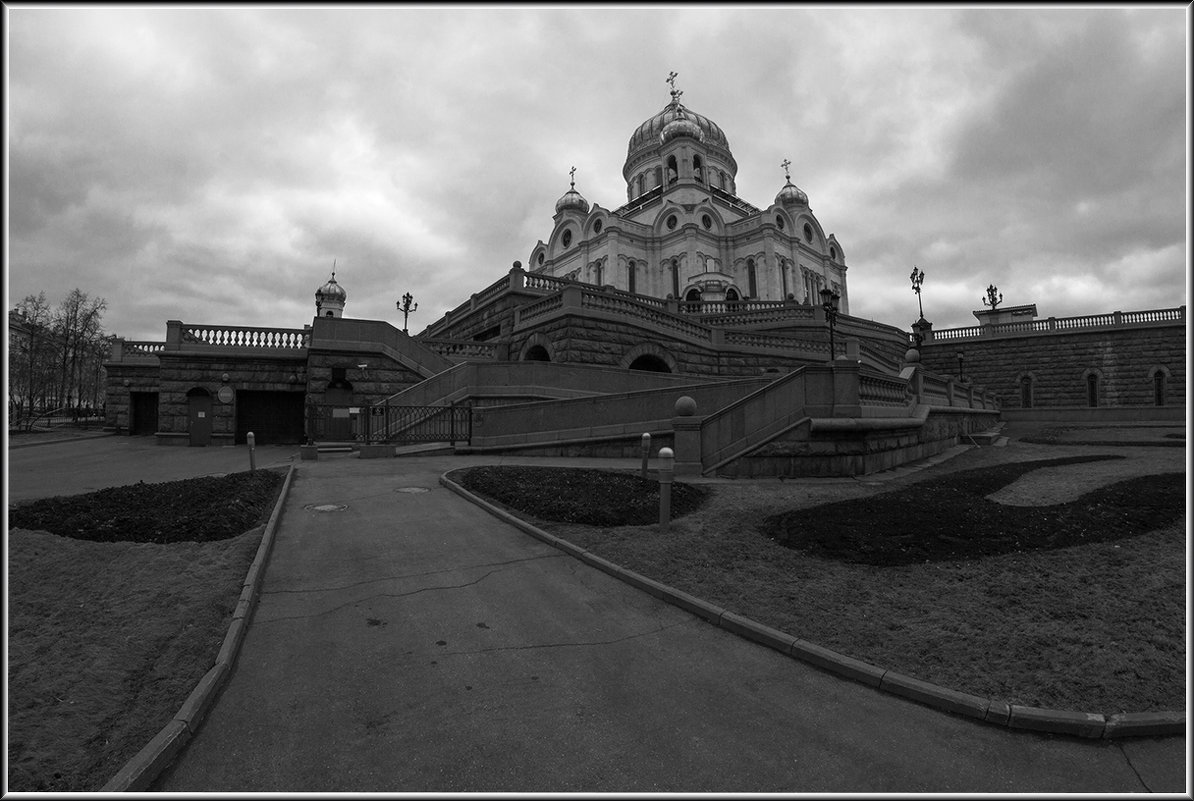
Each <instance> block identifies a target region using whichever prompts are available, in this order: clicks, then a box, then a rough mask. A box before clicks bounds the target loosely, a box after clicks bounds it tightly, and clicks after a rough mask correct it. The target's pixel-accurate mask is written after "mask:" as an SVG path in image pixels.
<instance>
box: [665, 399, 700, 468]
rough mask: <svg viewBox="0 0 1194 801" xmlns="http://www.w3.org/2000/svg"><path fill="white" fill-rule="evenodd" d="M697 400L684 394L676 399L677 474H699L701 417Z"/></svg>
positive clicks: (674, 431)
mask: <svg viewBox="0 0 1194 801" xmlns="http://www.w3.org/2000/svg"><path fill="white" fill-rule="evenodd" d="M696 410H697V405H696V401H695V400H693V399H692V398H690V397H688V396H687V395H684V396H683V397H681V398H679V399H678V400H677V401H676V405H675V415H674V416H673V417H672V436H673V443H672V444H673V446H674V447H673V450H674V451H675V454H676V475H678V476H699V475H700V474H701V470H702V469H703V465H702V463H701V418H700V417H697V416H696Z"/></svg>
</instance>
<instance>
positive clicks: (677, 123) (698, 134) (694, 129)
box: [659, 105, 705, 144]
mask: <svg viewBox="0 0 1194 801" xmlns="http://www.w3.org/2000/svg"><path fill="white" fill-rule="evenodd" d="M678 136H691V137H692V138H693V139H696V140H697V141H698V142H700V141H703V140H704V138H705V133H704V131H702V130H701V126H700V124H699V123H698V122H697V121H696V120H694V119H693V118H692V117H691V116H689V115H688V113H687V112H686V111H685V109H684V107H683V106H680V105H677V106H676V116H675V117H673V118H672V120H671V122H669V123H668V124H667V125H664V126H663V130H661V131H660V132H659V142H660V144H665V143H667V142H670V141H671V140H673V139H675V138H676V137H678Z"/></svg>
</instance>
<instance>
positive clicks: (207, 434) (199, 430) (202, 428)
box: [187, 387, 211, 447]
mask: <svg viewBox="0 0 1194 801" xmlns="http://www.w3.org/2000/svg"><path fill="white" fill-rule="evenodd" d="M187 433H188V435H189V436H190V444H191V445H192V446H194V447H204V446H206V445H209V444H211V393H210V392H208V391H207V390H206V389H203V388H202V387H195V388H194V389H192V390H191V391H189V392H188V393H187Z"/></svg>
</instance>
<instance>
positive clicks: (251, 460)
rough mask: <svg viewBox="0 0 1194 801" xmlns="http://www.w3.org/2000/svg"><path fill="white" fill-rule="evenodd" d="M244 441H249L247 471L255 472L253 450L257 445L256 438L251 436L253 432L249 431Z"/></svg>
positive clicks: (255, 465)
mask: <svg viewBox="0 0 1194 801" xmlns="http://www.w3.org/2000/svg"><path fill="white" fill-rule="evenodd" d="M245 439H247V440H248V441H249V469H250V470H256V469H257V464H256V462H255V460H254V456H253V448H254V447H255V446H256V445H257V437H255V436H253V432H252V431H250V432H249V433H248V434H246V435H245Z"/></svg>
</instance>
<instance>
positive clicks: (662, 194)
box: [528, 73, 850, 313]
mask: <svg viewBox="0 0 1194 801" xmlns="http://www.w3.org/2000/svg"><path fill="white" fill-rule="evenodd" d="M675 78H676V73H672V74H671V75H670V76H669V78H668V81H669V83H670V84H671V86H672V89H671V101H670V102H668V104H667V105H666V106H664V107H663V109H662V110H661V111H659V112H658V113H657V114H655V115H654V116H652V117H650V118H649V119H647V120H646V121H645V122H643V124H642V125H640V126H638V128H637V129H636V130H635V131H634V133H633V134H632V135H631V137H630V144H629V147H628V148H627V152H626V163H625V164H624V165H623V167H622V176H623V178H624V179H625V181H626V203H625V204H623V205H621V206H619V207H618V208H616V209H613V210H612V211H611V210H607V209H605V208H602V207H601V206H600V205H598V204H593V205H592V206H590V204H589V202H588V200H586V199H585V198H584V196H583V195H581V193H580V192H578V191H577V190H576V184H575V181H573V183H572V185H571V187H570V188H569V190H568V191H567V192H565V193H564V195H563V196H562V197H561V198H560V199H559V200H558V201H556V206H555V217H554V219H553V226H552V231H551V234H550V236H549V237H548V238H547V241H546V242H543V241H540V242H538V243H537V244H536V245H535V247H534V248H533V249H532V250H531V253H530V258H529V261H528V264H529V265H530V267H529V269H530V270H531V271H532V272H535V273H542V274H545V275H550V276H554V277H557V278H567V279H571V280H574V281H581V282H584V283H588V284H595V285H597V286H612V287H614V288H616V289H620V290H624V291H626V292H629V293H632V294H639V295H647V296H650V297H656V298H668V297H671V298H677V299H682V300H683V301H685V302H688V303H693V302H701V301H710V300H714V301H730V302H736V301H743V300H771V301H785V300H795V301H796V302H798V303H804V304H812V303H819V302H820V292H821V290H823V289H829V290H831V291H832V292H833V293H834V294H836V295H837V296H838V297H839V298H840V300H839V308H840V309H841V311H842V313H849V308H850V307H849V295H848V293H847V290H846V259H845V254H844V253H843V251H842V247H841V245H840V244H839V243H838V241H837V239H836V238H835V237H834V235H833V234H829V235H826V233H825V230H824V229H823V228H822V226H821V223H820V222H819V221H818V220H817V218H816V216H815V215H814V214H813V212H812V209H811V208H810V207H809V201H808V195H806V194H805V193H804V192H803V191H802V190H800V189H799V188H798V187H796V186H795V185H794V184H793V183H792V179H791V174H790V173H786V174H787V182H786V183H785V184H784V186H783V187H782V188H781V189H780V190H779V192H778V194H776V196H775V200H774V201H773V202H772V203H771V205H770V206H768V207H767V208H766V209H760V208H758V207H756V206H754V205H752V204H750V203H748V202H747V201H745V200H743V199H742V198H740V197H738V195H737V193H736V180H737V175H738V164H737V162H736V161H735V160H734V155H733V153H732V152H731V151H730V143H729V140H728V139H727V138H726V135H725V133H724V132H723V131H722V129H721V128H720V127H719V126H718V125H717V123H715V122H713V121H712V120H710V119H709V118H707V117H705V116H703V115H701V114H698V113H696V112H694V111H692V110H691V109H689V108H688V107H686V106H685V105H684V104H683V103H681V102H680V97H681V95H682V94H683V92H681V91H680V90H679V89H676V88H675ZM782 166H783V167H784V169H785V172H786V171H787V168H788V167H789V166H790V162H789V161H787V160H785V161H784V162H783V164H782ZM573 177H574V178H575V168H573Z"/></svg>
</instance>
